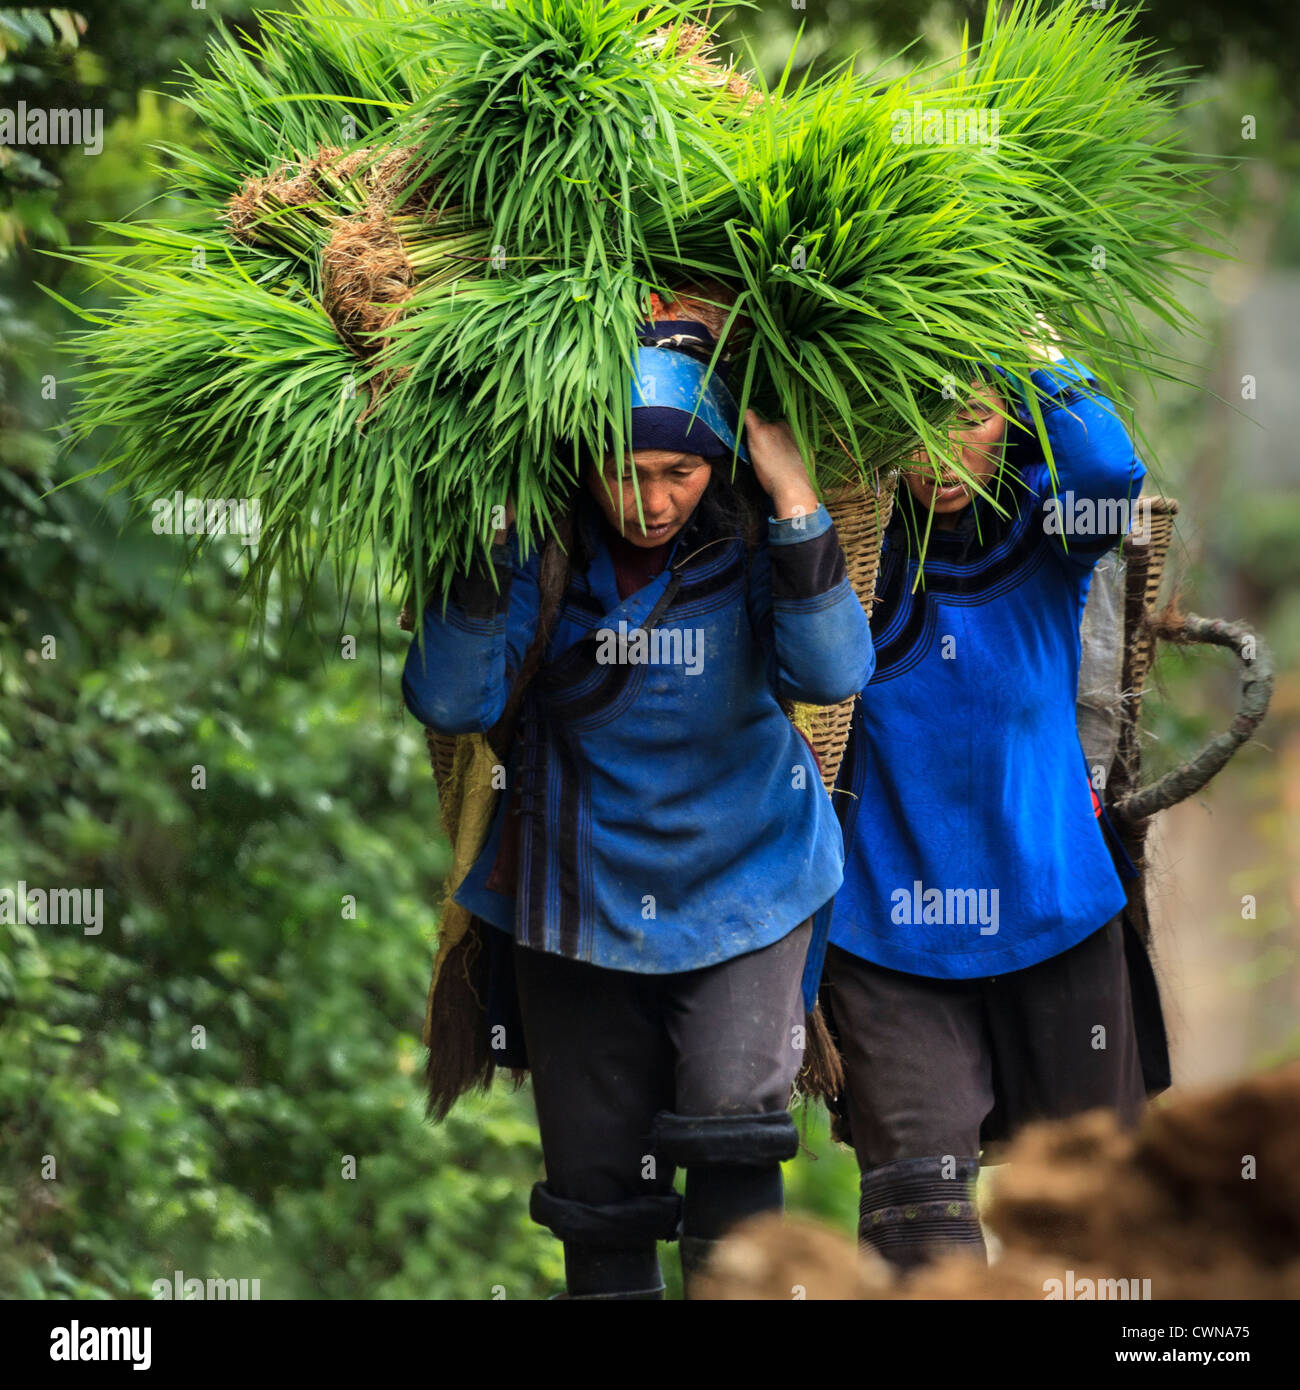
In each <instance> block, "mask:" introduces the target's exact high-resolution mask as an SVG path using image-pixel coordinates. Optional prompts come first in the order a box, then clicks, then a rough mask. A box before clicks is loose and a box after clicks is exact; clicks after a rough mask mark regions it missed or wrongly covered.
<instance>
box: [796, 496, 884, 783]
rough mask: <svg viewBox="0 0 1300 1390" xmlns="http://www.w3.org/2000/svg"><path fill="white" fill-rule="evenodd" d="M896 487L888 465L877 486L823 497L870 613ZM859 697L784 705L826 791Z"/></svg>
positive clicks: (851, 574) (860, 596) (855, 584)
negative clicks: (813, 757) (810, 752)
mask: <svg viewBox="0 0 1300 1390" xmlns="http://www.w3.org/2000/svg"><path fill="white" fill-rule="evenodd" d="M897 487H898V474H897V472H893V471H891V472H889V473H887V474H885V475H884V477H882V478H881V480H880V487H879V490H878V491H875V492H870V491H868V490H867V489H866V488H863V487H859V486H857V485H852V484H851V485H848V486H844V487H840V488H837V489H835V490H834V491H832V492H828V493H827V495H826V498H825V504H826V510H827V511H828V512H830V514H831V520H832V521H833V522H834V523H835V532H836V535H838V537H839V541H840V546H841V547H842V548H843V551H844V559H845V564H846V566H847V568H848V572H849V583H850V584H851V585H852V586H853V592H854V593H855V594H857V596H858V602H859V603H860V604H861V605H862V609H863V611H864V612H865V613H866V615H867V617H868V618H870V617H871V609H872V605H873V603H874V601H875V594H876V576H877V574H878V573H879V571H880V545H881V541H882V539H883V538H884V534H885V528H886V527H887V526H888V525H889V518H890V517H891V516H892V515H893V510H894V493H895V491H896V490H897ZM857 698H858V697H857V696H856V695H854V696H853V697H852V698H850V699H848V700H842V701H840V703H839V704H838V705H802V704H793V705H790V706H789V707H788V708H787V709H786V713H787V714H788V715H789V716H790V718H791V720H792V721H793V722H794V724H795V725H796V727H798V728H799V729H800V730H802V731H803V732H804V733H805V734H807V736H808V738H809V740H810V742H811V743H812V746H813V748H814V749H815V750H816V753H817V761H818V763H819V764H820V765H821V774H822V783H823V785H824V786H825V788H826V790H827V792H830V791H832V790H833V788H834V786H835V779H836V778H837V777H838V776H839V771H840V763H841V762H842V761H843V760H844V749H845V747H846V746H847V744H848V740H849V727H850V725H851V723H852V721H853V706H854V704H855V703H856V701H857Z"/></svg>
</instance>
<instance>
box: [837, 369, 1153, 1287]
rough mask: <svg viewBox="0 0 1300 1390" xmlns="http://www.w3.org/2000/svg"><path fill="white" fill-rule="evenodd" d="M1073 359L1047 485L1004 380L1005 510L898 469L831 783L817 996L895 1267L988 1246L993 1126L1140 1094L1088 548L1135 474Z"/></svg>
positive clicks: (995, 393) (977, 402) (1130, 954)
mask: <svg viewBox="0 0 1300 1390" xmlns="http://www.w3.org/2000/svg"><path fill="white" fill-rule="evenodd" d="M1057 357H1058V360H1056V361H1054V362H1053V363H1052V364H1051V365H1050V366H1044V367H1042V368H1040V369H1038V370H1036V371H1034V372H1033V373H1032V374H1031V378H1030V381H1031V387H1032V389H1033V390H1034V391H1035V392H1037V394H1038V404H1039V405H1040V406H1041V409H1042V413H1043V421H1044V425H1045V428H1046V433H1047V437H1048V440H1049V442H1050V444H1051V449H1052V456H1053V460H1054V463H1055V468H1056V473H1057V477H1056V485H1055V488H1053V484H1052V479H1051V476H1050V474H1049V471H1048V467H1047V463H1046V461H1045V459H1044V456H1043V452H1042V451H1041V449H1040V448H1039V446H1038V445H1037V441H1036V438H1035V436H1034V435H1033V434H1032V433H1031V432H1030V431H1029V429H1028V428H1027V422H1028V420H1029V419H1030V418H1031V416H1030V412H1029V411H1028V409H1027V408H1026V403H1025V402H1023V401H1020V402H1017V401H1016V399H1015V397H1014V396H1013V394H1012V393H1011V391H1010V390H1009V389H1008V387H1007V385H1006V384H1005V382H1003V381H1001V380H1000V378H999V377H997V376H996V375H995V376H993V377H992V384H990V383H984V384H978V383H977V384H976V394H975V396H974V398H973V399H972V402H971V403H970V405H969V406H968V408H967V410H966V413H965V415H964V418H963V419H961V420H960V421H959V422H958V428H957V429H956V431H955V432H954V434H953V446H954V449H955V450H956V449H959V450H960V451H961V455H962V461H963V463H964V465H965V467H966V468H967V469H968V470H969V471H970V472H971V473H973V474H974V475H975V476H977V477H981V478H982V479H984V480H985V482H984V486H985V490H986V491H987V492H989V493H990V495H991V497H992V499H994V500H996V501H997V502H999V503H1000V505H1001V508H1002V512H1001V514H999V513H998V511H997V510H995V508H994V506H993V505H992V502H991V501H990V500H988V499H986V498H983V497H977V496H974V495H973V494H972V493H971V492H970V491H969V490H968V489H967V488H966V487H964V486H963V485H962V483H961V482H960V480H958V479H957V478H956V477H953V476H952V475H948V476H946V477H942V478H940V479H938V480H937V485H936V479H935V478H934V470H933V469H932V468H929V467H927V468H925V469H924V470H923V471H909V472H906V473H905V474H904V478H905V482H906V487H905V488H900V491H899V499H898V507H897V512H896V515H895V517H894V519H893V521H892V522H891V524H890V526H889V528H888V530H887V533H886V537H885V541H884V545H883V549H882V558H881V570H880V580H879V583H878V585H877V591H876V598H877V604H876V608H875V611H874V613H873V615H872V621H871V630H872V639H873V642H874V647H875V670H874V673H873V675H872V678H871V680H870V682H869V683H868V684H867V685H866V687H865V688H864V689H863V691H862V693H861V699H860V701H859V702H858V705H857V707H856V710H855V715H854V723H853V727H852V733H851V736H850V744H849V749H848V751H847V753H846V756H845V760H844V764H843V769H842V772H841V777H840V787H841V789H842V790H844V791H846V792H851V793H852V795H851V796H849V795H845V796H842V797H840V798H838V804H839V805H840V807H841V808H842V818H843V821H844V830H845V843H846V862H845V879H844V886H843V888H842V890H841V892H840V894H839V896H838V897H837V899H836V903H835V910H834V920H833V924H832V929H831V943H832V944H831V946H830V948H829V950H828V954H827V960H826V984H825V995H824V1003H825V1005H826V1009H827V1013H828V1015H829V1017H830V1021H831V1025H832V1028H833V1029H834V1031H835V1032H836V1034H837V1036H838V1039H839V1042H840V1046H841V1051H842V1055H843V1058H844V1065H845V1077H846V1088H845V1094H844V1097H843V1112H844V1113H843V1114H842V1117H841V1118H842V1120H846V1121H847V1129H848V1131H849V1132H850V1134H851V1139H852V1143H853V1145H854V1147H855V1149H856V1151H857V1156H858V1162H859V1166H860V1168H861V1170H862V1188H861V1194H862V1195H861V1205H860V1211H859V1236H860V1239H861V1240H862V1241H863V1242H864V1243H866V1244H869V1245H871V1246H873V1247H874V1248H876V1249H877V1250H879V1251H880V1252H881V1253H882V1254H884V1255H885V1256H886V1257H887V1258H889V1259H891V1260H892V1261H894V1262H895V1263H896V1264H897V1265H899V1266H900V1267H904V1268H906V1267H909V1266H912V1265H915V1264H917V1263H920V1262H922V1261H924V1260H926V1259H929V1258H931V1257H933V1255H934V1254H936V1253H937V1252H939V1251H941V1250H943V1249H947V1248H951V1247H956V1246H966V1247H970V1248H973V1249H975V1250H977V1251H981V1252H982V1250H983V1238H982V1235H981V1232H980V1225H979V1221H978V1219H977V1218H976V1214H975V1211H974V1207H973V1204H972V1201H971V1192H970V1190H969V1188H970V1184H971V1182H972V1181H973V1179H974V1177H975V1176H976V1174H977V1172H978V1168H979V1163H980V1151H981V1147H982V1145H985V1144H987V1143H988V1142H989V1141H990V1139H991V1138H993V1137H995V1136H997V1137H1005V1136H1006V1135H1007V1134H1008V1133H1010V1132H1011V1131H1013V1130H1015V1129H1016V1128H1018V1127H1019V1126H1020V1125H1022V1124H1024V1123H1025V1122H1026V1121H1028V1120H1032V1119H1040V1118H1054V1117H1060V1116H1064V1115H1068V1114H1072V1113H1074V1112H1076V1111H1080V1110H1084V1109H1089V1108H1092V1107H1094V1106H1109V1107H1112V1108H1115V1109H1118V1110H1119V1111H1120V1112H1121V1114H1123V1115H1125V1116H1126V1117H1130V1118H1131V1117H1132V1116H1133V1115H1134V1113H1135V1111H1136V1109H1137V1107H1138V1106H1139V1104H1140V1102H1141V1100H1142V1099H1143V1095H1144V1081H1143V1073H1142V1067H1141V1058H1140V1056H1139V1041H1141V1039H1140V1037H1139V1031H1138V1028H1137V1026H1136V1024H1135V1017H1134V1012H1133V1008H1132V1006H1131V1002H1130V996H1131V982H1130V975H1129V972H1130V970H1133V971H1134V972H1137V971H1139V970H1140V971H1142V972H1144V975H1145V977H1146V978H1145V979H1143V980H1142V983H1141V991H1140V993H1141V996H1142V997H1145V998H1150V999H1153V998H1154V980H1153V979H1152V978H1150V970H1149V965H1148V964H1147V962H1146V959H1145V956H1144V955H1143V953H1142V952H1141V949H1140V946H1137V945H1136V942H1135V939H1133V938H1131V936H1130V939H1127V940H1126V931H1125V928H1124V923H1123V920H1122V912H1123V908H1124V906H1125V890H1124V887H1123V884H1122V883H1121V880H1120V877H1119V874H1118V873H1117V872H1116V868H1115V862H1116V861H1117V860H1118V861H1119V862H1123V860H1122V859H1120V856H1121V855H1122V850H1121V851H1119V853H1118V855H1115V856H1114V857H1113V856H1112V849H1111V847H1110V844H1109V842H1108V831H1107V827H1106V825H1105V822H1104V818H1103V817H1102V815H1101V805H1100V802H1099V801H1098V800H1097V798H1096V796H1095V795H1094V793H1093V790H1092V787H1091V784H1090V781H1089V775H1088V769H1087V767H1086V765H1085V760H1084V755H1083V751H1082V748H1081V746H1080V743H1079V736H1078V732H1077V728H1076V722H1075V699H1076V687H1077V682H1078V672H1079V656H1080V646H1079V623H1080V618H1081V616H1082V612H1083V605H1084V601H1085V599H1086V597H1087V593H1088V587H1089V581H1090V578H1091V574H1092V567H1093V565H1094V564H1095V563H1096V562H1097V560H1098V559H1100V557H1101V556H1102V555H1103V554H1104V553H1105V552H1106V551H1107V550H1109V549H1110V548H1111V547H1112V546H1114V545H1115V544H1116V543H1117V542H1118V541H1119V540H1120V538H1121V537H1122V535H1123V534H1124V532H1125V531H1126V530H1127V529H1128V527H1129V523H1130V520H1131V516H1130V513H1131V512H1132V511H1133V510H1134V503H1135V499H1136V498H1137V496H1138V493H1139V491H1140V489H1141V485H1142V479H1143V476H1144V472H1145V470H1144V469H1143V466H1142V464H1141V463H1140V462H1139V461H1138V459H1137V457H1136V456H1135V454H1134V449H1133V444H1132V441H1131V440H1130V438H1129V436H1128V434H1127V432H1126V431H1125V429H1124V426H1123V425H1122V424H1121V423H1120V421H1119V419H1118V418H1117V415H1116V412H1115V408H1114V407H1113V406H1112V405H1111V404H1110V403H1109V402H1108V401H1107V400H1105V399H1104V398H1103V397H1102V396H1101V395H1099V394H1098V392H1097V391H1096V389H1095V383H1093V382H1092V381H1091V379H1090V377H1089V374H1088V372H1087V371H1086V370H1085V369H1084V368H1083V367H1081V366H1079V365H1078V364H1076V363H1072V362H1069V361H1066V360H1064V359H1059V354H1057ZM1008 401H1011V402H1012V403H1013V404H1014V405H1016V406H1017V408H1018V410H1019V421H1018V422H1014V415H1013V423H1012V425H1011V426H1010V435H1009V434H1008V421H1007V418H1006V416H1007V415H1008V414H1012V412H1011V411H1009V410H1008V407H1007V402H1008ZM927 524H929V526H930V543H929V550H928V553H927V554H926V555H925V557H924V567H923V571H922V573H921V576H920V580H919V583H918V569H919V568H920V567H921V560H920V556H919V553H918V552H919V546H918V538H919V536H920V535H921V534H923V533H924V532H925V531H926V529H927ZM1133 978H1134V980H1135V981H1136V980H1137V979H1138V976H1137V974H1136V973H1135V974H1134V977H1133ZM1154 1042H1155V1047H1156V1048H1157V1049H1159V1048H1162V1047H1163V1030H1162V1029H1160V1030H1159V1032H1158V1036H1155V1038H1154ZM1158 1067H1159V1061H1158V1059H1157V1060H1156V1062H1155V1067H1154V1068H1153V1073H1154V1071H1155V1070H1158Z"/></svg>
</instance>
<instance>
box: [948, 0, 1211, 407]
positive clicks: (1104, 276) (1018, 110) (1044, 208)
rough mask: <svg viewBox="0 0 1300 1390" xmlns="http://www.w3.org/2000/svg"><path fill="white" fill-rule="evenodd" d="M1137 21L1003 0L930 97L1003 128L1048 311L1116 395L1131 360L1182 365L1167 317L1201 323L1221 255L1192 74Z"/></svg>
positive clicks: (1080, 6) (1109, 11)
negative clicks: (1184, 121)
mask: <svg viewBox="0 0 1300 1390" xmlns="http://www.w3.org/2000/svg"><path fill="white" fill-rule="evenodd" d="M1136 22H1137V16H1136V13H1135V12H1134V11H1132V10H1127V9H1124V8H1122V7H1114V8H1106V7H1100V8H1099V7H1096V6H1093V5H1091V4H1087V3H1082V0H1076V2H1075V3H1067V4H1062V5H1059V6H1053V7H1048V6H1046V5H1043V4H1041V3H1037V0H1014V2H1013V3H1012V4H1010V5H1009V6H1006V7H999V6H990V7H989V10H988V14H987V17H986V19H985V22H984V26H983V31H982V33H981V35H980V38H979V41H978V43H977V44H975V45H970V44H969V43H964V45H963V52H962V54H961V56H960V59H959V62H958V64H957V66H956V67H955V68H954V69H953V71H952V72H951V73H949V74H946V75H945V76H944V78H943V80H942V81H941V82H939V83H937V84H936V86H935V87H934V89H933V90H932V91H931V92H929V93H928V94H927V95H926V101H927V102H929V103H932V104H933V106H934V107H935V108H936V109H938V110H943V111H947V112H951V111H953V110H956V111H957V112H959V113H963V112H972V113H973V112H978V113H980V116H981V124H982V126H983V128H985V129H990V130H992V131H993V132H994V133H995V135H996V138H997V141H998V146H999V156H1000V158H1001V160H1002V162H1003V164H1004V166H1005V168H1006V183H1005V197H1006V202H1007V206H1008V208H1009V209H1010V210H1011V212H1012V214H1013V215H1014V217H1015V218H1016V221H1017V224H1018V228H1019V236H1020V238H1021V240H1022V242H1023V243H1024V245H1025V246H1026V247H1032V248H1033V249H1034V250H1035V251H1036V252H1037V253H1038V254H1039V255H1040V257H1041V258H1042V260H1043V261H1044V262H1045V263H1046V265H1047V267H1048V269H1049V271H1050V276H1051V279H1050V283H1049V284H1047V285H1046V286H1043V287H1040V289H1039V291H1038V303H1037V308H1038V309H1039V310H1040V311H1041V312H1042V313H1044V314H1045V315H1046V317H1047V319H1048V321H1049V322H1050V323H1051V325H1052V326H1053V328H1054V329H1055V331H1056V333H1057V334H1058V335H1059V337H1060V339H1061V345H1062V347H1063V348H1064V349H1065V350H1066V351H1067V352H1077V353H1078V354H1079V355H1080V356H1083V357H1084V358H1085V359H1086V360H1087V361H1088V362H1089V364H1090V366H1092V367H1093V368H1094V369H1095V370H1096V371H1097V373H1098V375H1099V377H1100V378H1101V379H1102V380H1103V382H1104V383H1106V385H1107V388H1108V390H1109V391H1110V393H1111V394H1119V390H1120V378H1121V376H1122V375H1123V374H1125V373H1129V372H1137V373H1139V374H1142V375H1147V376H1155V377H1167V378H1171V379H1176V378H1178V377H1179V376H1180V370H1179V369H1180V364H1179V363H1178V361H1177V360H1176V359H1174V358H1172V357H1170V356H1169V355H1168V353H1167V349H1162V348H1161V346H1160V337H1159V330H1160V327H1161V325H1168V326H1170V327H1173V328H1175V329H1187V328H1190V327H1191V326H1192V323H1193V321H1192V318H1191V316H1190V314H1189V313H1188V311H1187V309H1186V308H1185V306H1184V302H1183V301H1184V294H1183V291H1184V289H1185V286H1186V283H1187V282H1188V280H1191V279H1194V278H1195V277H1197V276H1198V275H1199V274H1200V267H1201V266H1203V264H1204V263H1205V258H1206V257H1209V256H1214V255H1218V254H1220V253H1219V252H1218V251H1217V250H1216V249H1215V248H1214V247H1213V246H1211V245H1210V244H1208V241H1207V237H1206V234H1205V227H1206V224H1207V221H1208V218H1207V212H1208V210H1209V208H1210V204H1211V200H1210V197H1209V194H1208V190H1207V181H1208V179H1209V177H1210V175H1211V169H1210V166H1209V165H1208V164H1207V163H1206V162H1205V161H1204V160H1203V159H1201V158H1198V157H1194V156H1192V155H1190V154H1189V153H1188V152H1186V151H1185V150H1183V149H1182V148H1181V147H1180V137H1179V127H1178V124H1177V121H1176V119H1175V117H1176V115H1177V112H1178V109H1179V105H1178V97H1177V86H1178V83H1179V82H1180V81H1181V80H1182V77H1183V72H1182V71H1181V70H1178V69H1161V68H1159V67H1157V66H1156V60H1157V58H1158V56H1159V55H1158V54H1156V53H1154V52H1152V51H1151V47H1150V45H1149V44H1148V43H1146V42H1144V41H1141V40H1139V39H1137V38H1135V36H1134V28H1135V25H1136ZM949 119H951V118H950V117H949Z"/></svg>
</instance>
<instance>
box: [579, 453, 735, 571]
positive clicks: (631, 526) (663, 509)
mask: <svg viewBox="0 0 1300 1390" xmlns="http://www.w3.org/2000/svg"><path fill="white" fill-rule="evenodd" d="M633 468H635V469H636V486H635V488H634V486H633V481H632V470H633ZM712 476H713V469H712V467H711V466H710V464H709V462H708V460H707V459H703V458H701V457H700V455H699V454H679V453H675V452H673V451H672V450H671V449H637V450H636V451H635V452H634V453H632V454H625V455H624V456H623V481H622V483H621V484H620V482H619V479H618V465H617V463H616V462H615V459H614V455H613V454H606V455H605V461H604V465H603V468H602V469H601V470H597V469H596V468H595V467H594V466H593V467H592V468H590V469H588V472H587V490H588V491H589V492H590V493H591V495H592V496H593V497H594V498H595V499H596V502H597V505H598V506H599V507H600V509H601V511H602V512H604V514H605V520H606V521H608V522H609V524H610V525H611V526H612V527H613V528H614V530H616V531H618V532H619V533H620V534H622V535H623V536H625V537H626V538H627V539H628V540H629V541H630V542H631V543H632V544H633V545H639V546H642V547H643V548H648V547H650V546H655V545H663V543H664V542H665V541H670V540H672V538H673V537H674V536H675V535H676V534H677V533H678V531H680V530H681V529H682V527H683V526H685V525H686V523H687V522H688V521H689V520H690V517H691V513H692V512H693V511H694V510H695V507H696V504H697V503H698V502H699V500H700V498H701V497H702V496H703V495H704V489H705V488H706V487H708V485H709V479H710V478H711V477H712ZM638 490H639V492H640V494H641V515H642V516H643V517H644V519H645V526H644V527H642V525H641V522H640V521H638V520H637V514H636V499H637V491H638Z"/></svg>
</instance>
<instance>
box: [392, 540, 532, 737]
mask: <svg viewBox="0 0 1300 1390" xmlns="http://www.w3.org/2000/svg"><path fill="white" fill-rule="evenodd" d="M538 562H539V555H538V552H537V549H536V548H534V551H533V554H532V555H531V556H530V557H529V563H528V564H526V565H523V564H520V562H519V559H518V541H517V537H516V536H515V534H514V532H511V534H510V537H509V539H508V541H507V542H506V544H505V545H502V546H494V547H493V551H492V557H491V560H490V561H489V560H488V559H485V558H483V557H480V558H479V559H478V560H476V561H475V563H474V566H473V567H472V568H471V570H470V571H469V573H468V574H463V575H457V576H456V578H455V579H454V580H453V581H452V585H451V592H450V594H448V596H447V600H446V604H445V605H444V604H443V602H442V600H441V599H435V600H434V601H433V602H432V603H430V604H429V606H428V607H427V608H426V609H425V610H424V619H423V636H424V645H423V648H421V645H420V642H419V640H418V638H417V639H416V640H414V641H412V643H411V646H410V649H409V650H408V652H407V653H406V666H405V669H404V671H403V673H402V695H403V697H404V698H405V700H406V707H407V709H409V710H410V711H411V713H412V714H413V715H415V717H416V718H417V719H418V720H419V721H420V723H421V724H425V725H427V726H428V727H429V728H431V729H435V730H436V731H437V732H438V733H440V734H469V733H485V732H486V731H487V730H488V729H490V728H491V727H492V726H493V725H494V724H495V723H496V722H497V720H498V719H500V718H501V715H502V713H503V712H504V710H505V706H506V700H507V698H508V696H509V694H510V687H511V685H512V684H513V683H514V679H515V675H516V673H517V672H518V670H519V667H520V665H521V663H522V661H523V657H524V653H525V652H526V651H527V649H528V644H529V643H530V642H531V641H532V638H533V634H534V632H536V630H537V611H538V589H537V570H538Z"/></svg>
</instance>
